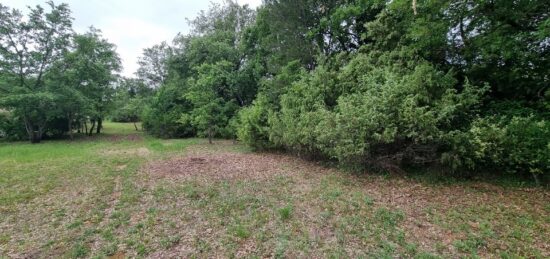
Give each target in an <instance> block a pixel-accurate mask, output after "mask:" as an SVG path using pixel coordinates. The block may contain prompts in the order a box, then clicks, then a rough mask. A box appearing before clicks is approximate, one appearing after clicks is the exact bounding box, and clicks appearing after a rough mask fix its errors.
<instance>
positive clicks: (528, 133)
mask: <svg viewBox="0 0 550 259" xmlns="http://www.w3.org/2000/svg"><path fill="white" fill-rule="evenodd" d="M452 140H453V142H452V143H453V144H454V145H455V148H454V149H453V151H455V153H453V154H447V156H446V158H447V159H448V160H451V158H455V159H457V160H458V163H460V165H465V166H468V167H469V168H470V169H484V170H491V171H495V173H498V174H505V173H512V174H531V175H533V176H535V177H536V178H537V179H538V176H539V175H543V177H544V175H545V174H547V172H550V124H549V123H548V121H547V120H545V119H542V118H537V117H535V116H533V115H530V116H488V117H484V118H479V119H476V120H474V122H473V123H472V126H471V128H470V129H469V130H468V131H467V132H463V133H462V134H460V135H454V136H453V138H452ZM451 161H452V160H451Z"/></svg>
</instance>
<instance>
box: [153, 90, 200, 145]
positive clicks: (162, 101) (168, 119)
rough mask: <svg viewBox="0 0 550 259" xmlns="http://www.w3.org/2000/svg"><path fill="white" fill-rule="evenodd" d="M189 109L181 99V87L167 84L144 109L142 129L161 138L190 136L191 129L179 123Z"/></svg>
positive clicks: (183, 99)
mask: <svg viewBox="0 0 550 259" xmlns="http://www.w3.org/2000/svg"><path fill="white" fill-rule="evenodd" d="M191 107H192V106H191V103H189V101H188V100H187V99H185V98H184V97H183V87H181V86H180V85H176V84H168V85H166V86H165V87H162V88H160V89H159V91H158V92H157V94H156V95H155V97H154V98H153V100H152V101H151V104H150V105H149V106H147V107H146V108H145V109H144V111H143V128H144V129H145V130H146V131H147V132H148V133H150V134H152V135H154V136H157V137H162V138H171V137H187V136H192V135H193V133H194V129H193V127H192V126H191V125H190V124H184V123H181V122H180V119H181V116H182V114H185V113H188V112H189V111H190V110H191Z"/></svg>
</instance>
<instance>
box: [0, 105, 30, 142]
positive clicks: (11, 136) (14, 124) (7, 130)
mask: <svg viewBox="0 0 550 259" xmlns="http://www.w3.org/2000/svg"><path fill="white" fill-rule="evenodd" d="M23 125H24V124H23V122H21V121H20V119H19V118H17V117H13V116H12V115H11V114H10V113H8V112H4V111H1V110H0V139H7V140H23V139H25V137H27V133H26V131H25V126H23Z"/></svg>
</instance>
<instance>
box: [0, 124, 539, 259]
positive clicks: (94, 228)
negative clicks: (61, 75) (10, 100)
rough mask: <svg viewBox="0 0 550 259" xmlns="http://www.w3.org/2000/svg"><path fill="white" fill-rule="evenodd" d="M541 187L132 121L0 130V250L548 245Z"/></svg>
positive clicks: (518, 250) (327, 252)
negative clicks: (161, 129)
mask: <svg viewBox="0 0 550 259" xmlns="http://www.w3.org/2000/svg"><path fill="white" fill-rule="evenodd" d="M549 237H550V191H548V190H545V189H536V188H518V187H513V188H511V187H506V188H505V187H502V186H497V185H492V184H489V183H483V182H458V183H451V184H433V183H427V182H425V181H420V180H418V179H411V178H407V177H404V176H388V175H380V174H363V175H352V174H350V173H346V172H342V171H339V170H337V169H334V168H328V167H324V166H322V165H321V164H318V163H314V162H309V161H304V160H301V159H298V158H295V157H292V156H287V155H284V154H274V153H254V152H252V151H251V150H249V149H248V148H246V147H244V146H242V145H239V144H233V143H232V142H231V141H222V140H219V141H216V142H215V143H214V144H213V145H209V144H207V141H205V140H202V139H178V140H159V139H155V138H152V137H148V136H145V135H143V134H142V133H140V132H136V131H135V130H134V126H133V125H132V124H116V123H106V124H105V134H103V135H101V136H99V137H92V138H87V137H80V138H78V139H76V140H74V141H68V140H67V141H44V142H43V143H42V144H37V145H31V144H27V143H6V142H0V258H2V257H8V258H9V257H15V258H35V257H56V258H57V257H94V258H96V257H97V258H103V257H113V258H123V257H153V258H158V257H163V258H166V257H176V256H179V257H288V258H295V257H307V258H312V257H313V258H324V257H336V258H340V257H354V258H355V257H366V258H373V257H374V258H384V257H385V258H394V257H417V258H439V257H442V258H449V257H453V258H456V257H502V258H517V257H527V258H545V257H546V258H548V257H550V240H549Z"/></svg>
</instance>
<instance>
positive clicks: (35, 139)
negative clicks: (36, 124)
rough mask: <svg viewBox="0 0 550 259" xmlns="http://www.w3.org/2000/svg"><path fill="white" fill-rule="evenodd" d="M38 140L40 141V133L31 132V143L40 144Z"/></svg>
mask: <svg viewBox="0 0 550 259" xmlns="http://www.w3.org/2000/svg"><path fill="white" fill-rule="evenodd" d="M40 140H42V138H41V137H40V132H39V131H36V130H33V131H32V133H31V143H33V144H37V143H40Z"/></svg>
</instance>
